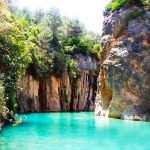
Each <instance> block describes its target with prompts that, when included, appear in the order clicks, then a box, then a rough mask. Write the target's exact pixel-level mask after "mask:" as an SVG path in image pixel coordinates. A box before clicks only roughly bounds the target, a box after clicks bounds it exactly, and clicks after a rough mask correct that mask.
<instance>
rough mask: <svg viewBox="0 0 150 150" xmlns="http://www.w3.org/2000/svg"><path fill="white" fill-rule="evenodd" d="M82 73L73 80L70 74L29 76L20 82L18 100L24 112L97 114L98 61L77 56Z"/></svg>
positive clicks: (75, 57)
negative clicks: (81, 112)
mask: <svg viewBox="0 0 150 150" xmlns="http://www.w3.org/2000/svg"><path fill="white" fill-rule="evenodd" d="M74 60H76V61H77V62H78V66H79V68H80V70H81V73H80V78H79V79H78V80H73V79H71V78H70V77H69V74H68V73H67V71H66V72H64V73H63V75H62V76H61V77H60V78H57V77H55V76H54V75H50V76H49V77H46V78H44V79H35V78H34V77H33V76H32V75H30V74H27V75H25V76H24V77H22V79H21V80H20V81H19V83H18V86H19V88H20V90H19V91H18V97H19V100H20V106H21V109H22V111H24V112H59V111H94V102H95V96H96V90H97V76H98V73H97V72H98V68H99V67H98V64H99V63H98V60H97V59H96V58H94V57H92V56H90V55H86V56H84V55H82V54H75V55H74Z"/></svg>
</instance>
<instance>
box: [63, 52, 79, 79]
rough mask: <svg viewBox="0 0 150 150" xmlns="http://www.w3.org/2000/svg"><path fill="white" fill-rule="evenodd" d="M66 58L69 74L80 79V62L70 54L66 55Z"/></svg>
mask: <svg viewBox="0 0 150 150" xmlns="http://www.w3.org/2000/svg"><path fill="white" fill-rule="evenodd" d="M65 59H66V66H67V71H68V73H69V76H70V77H71V78H73V79H78V78H79V77H80V69H79V67H78V63H77V62H76V61H75V60H73V59H72V58H71V56H69V55H66V57H65Z"/></svg>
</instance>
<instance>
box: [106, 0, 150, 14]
mask: <svg viewBox="0 0 150 150" xmlns="http://www.w3.org/2000/svg"><path fill="white" fill-rule="evenodd" d="M132 5H137V6H144V5H147V6H148V7H149V8H150V0H115V1H112V2H110V3H109V4H108V5H107V7H106V10H105V11H109V10H112V11H116V10H118V9H120V8H122V7H123V8H128V7H130V6H132Z"/></svg>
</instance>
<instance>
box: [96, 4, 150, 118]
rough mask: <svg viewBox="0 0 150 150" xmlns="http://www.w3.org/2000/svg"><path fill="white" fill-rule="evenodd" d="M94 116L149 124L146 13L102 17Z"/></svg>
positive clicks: (135, 10)
mask: <svg viewBox="0 0 150 150" xmlns="http://www.w3.org/2000/svg"><path fill="white" fill-rule="evenodd" d="M101 44H102V57H101V67H100V73H99V87H98V91H97V98H96V112H95V113H96V115H100V116H106V117H107V116H110V117H115V118H123V119H131V120H149V121H150V11H148V10H147V9H146V8H144V7H143V8H142V7H138V6H132V7H130V8H126V9H125V8H121V9H119V10H117V11H114V12H113V11H109V13H107V14H105V20H104V24H103V38H102V41H101Z"/></svg>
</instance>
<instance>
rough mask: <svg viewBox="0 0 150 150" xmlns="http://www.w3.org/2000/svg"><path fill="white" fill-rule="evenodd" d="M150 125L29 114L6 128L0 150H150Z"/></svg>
mask: <svg viewBox="0 0 150 150" xmlns="http://www.w3.org/2000/svg"><path fill="white" fill-rule="evenodd" d="M149 135H150V124H149V123H146V122H132V121H123V120H117V119H109V120H107V121H106V120H103V119H99V118H96V117H95V116H94V113H91V112H88V113H87V112H86V113H43V114H29V115H27V120H26V122H25V123H24V124H22V125H20V126H18V127H11V126H8V127H5V128H3V131H2V133H0V150H130V149H131V150H150V139H149Z"/></svg>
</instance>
